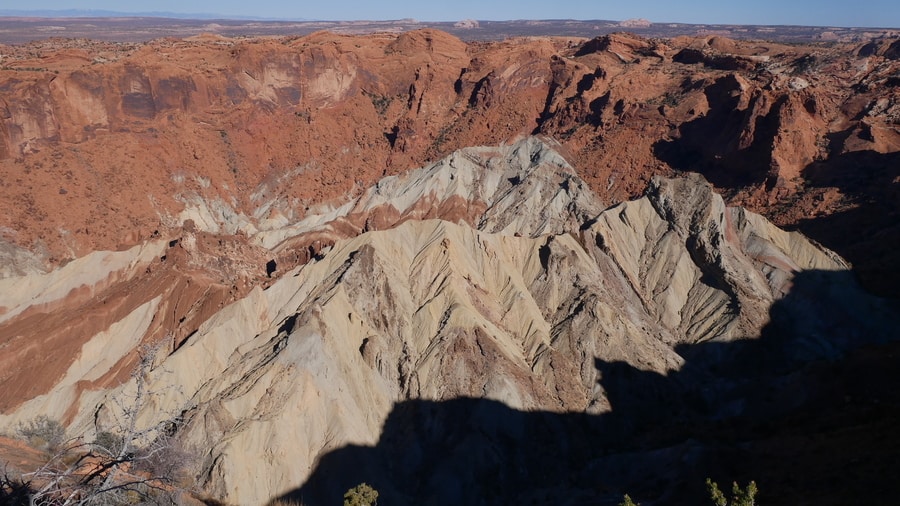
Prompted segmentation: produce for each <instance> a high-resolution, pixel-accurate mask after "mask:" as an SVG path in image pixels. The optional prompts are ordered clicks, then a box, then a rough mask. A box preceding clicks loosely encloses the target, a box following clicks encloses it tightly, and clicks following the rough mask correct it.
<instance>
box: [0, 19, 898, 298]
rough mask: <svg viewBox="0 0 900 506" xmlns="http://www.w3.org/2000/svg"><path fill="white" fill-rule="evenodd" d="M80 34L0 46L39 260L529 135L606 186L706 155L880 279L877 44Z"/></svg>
mask: <svg viewBox="0 0 900 506" xmlns="http://www.w3.org/2000/svg"><path fill="white" fill-rule="evenodd" d="M70 45H71V44H70ZM83 45H84V48H82V49H77V48H69V49H66V50H65V51H63V52H54V45H53V44H49V43H48V44H42V45H37V46H22V47H17V46H10V48H9V50H8V52H9V53H10V54H8V55H5V60H4V62H5V65H7V69H5V70H2V71H0V174H2V175H3V182H4V184H3V185H2V186H0V205H2V206H3V207H2V210H3V213H2V215H3V216H4V218H3V221H2V222H0V227H3V228H2V229H0V230H3V237H4V240H6V241H9V242H11V243H13V244H15V245H17V246H18V247H21V248H24V249H25V250H27V251H30V252H32V253H34V254H35V255H36V256H37V258H38V259H39V260H40V261H41V262H43V263H44V264H45V268H48V267H50V266H55V265H59V264H61V263H64V262H65V261H67V260H70V259H72V258H77V257H81V256H84V255H85V254H87V253H89V252H91V251H95V250H108V249H119V248H126V247H130V246H133V245H135V244H138V243H139V242H141V241H143V240H146V239H147V238H149V237H151V236H152V234H153V232H154V231H160V232H161V233H163V234H164V235H168V232H169V231H173V230H177V228H178V227H180V226H181V223H182V221H183V219H184V216H183V215H182V213H183V212H184V211H185V210H186V209H187V208H190V207H199V208H201V209H203V208H205V210H206V211H207V212H208V214H212V215H216V214H223V213H224V214H227V213H230V212H234V213H235V214H238V215H240V214H243V215H246V216H249V217H252V218H251V219H250V220H249V224H247V223H243V222H242V223H241V226H243V227H244V228H246V227H248V226H250V225H252V226H253V227H257V228H260V227H261V224H262V225H263V226H264V225H265V222H266V221H267V220H275V221H284V220H286V221H288V222H295V221H297V220H298V219H300V218H302V217H303V216H305V215H306V213H307V212H308V209H309V208H314V207H315V206H316V205H319V204H321V203H323V202H329V203H333V202H335V201H339V202H342V201H345V199H346V198H347V197H348V196H355V195H358V193H359V192H361V191H363V190H364V189H365V188H368V187H369V186H370V185H372V184H374V183H375V182H376V181H377V180H379V179H380V178H382V177H383V176H385V175H390V174H397V173H399V172H402V171H405V170H409V169H411V168H414V167H418V166H422V165H424V164H425V163H427V162H429V161H431V160H434V159H438V158H441V157H443V156H445V155H447V154H449V153H450V152H452V151H454V150H456V149H458V148H461V147H465V146H472V145H497V144H500V143H502V142H507V141H508V140H509V139H512V138H515V137H516V136H518V135H522V134H532V133H542V134H546V135H548V136H552V137H554V138H557V139H559V140H560V141H561V142H562V144H563V150H564V151H565V152H566V155H567V157H568V158H569V160H570V161H571V163H572V164H573V166H574V167H575V168H576V170H577V171H578V173H579V174H581V176H582V177H583V178H584V180H585V181H586V182H587V184H588V186H589V187H590V188H591V189H592V190H593V191H594V192H595V193H597V194H598V195H599V196H600V197H601V198H602V199H604V200H605V201H607V202H620V201H623V200H626V199H629V198H634V197H636V196H638V195H640V194H641V193H642V192H643V190H644V188H645V187H646V184H647V182H648V181H649V179H650V177H652V175H654V174H661V175H666V176H671V175H672V174H673V173H674V172H676V171H700V172H702V173H704V175H705V176H706V177H707V178H708V179H709V180H710V181H711V182H712V183H713V184H714V185H715V186H716V187H717V188H718V189H719V190H720V191H724V192H725V194H726V195H727V196H728V199H729V203H730V204H740V205H744V206H747V207H748V208H750V209H752V210H754V211H756V212H760V213H763V214H764V215H766V216H768V217H769V218H770V219H773V220H774V221H775V222H777V223H778V224H780V225H784V226H790V227H792V228H796V227H800V228H801V229H803V230H805V231H806V232H807V233H810V234H813V235H814V236H815V238H816V239H817V240H819V241H820V242H823V243H825V244H826V245H828V246H830V247H832V248H834V249H837V250H839V251H840V252H842V253H843V254H845V255H848V256H849V257H850V260H851V261H852V262H853V263H854V265H856V266H857V267H860V269H859V272H860V273H862V274H863V275H864V276H865V277H866V278H865V279H866V280H868V281H869V285H870V286H872V287H874V288H876V289H878V290H880V291H881V292H882V293H894V294H895V293H896V292H893V291H892V290H891V289H890V285H891V283H890V282H889V281H890V280H893V279H895V278H894V277H893V274H892V273H893V272H895V271H893V270H891V269H889V268H888V264H889V262H888V260H889V259H891V258H895V257H891V256H890V255H891V253H890V252H889V251H888V250H887V249H885V248H884V247H883V246H879V244H882V243H884V241H877V242H875V241H873V242H871V243H869V242H868V241H865V244H864V245H863V246H859V245H858V244H859V243H860V242H861V241H862V240H863V239H864V237H863V236H853V235H852V231H853V229H854V225H857V226H858V224H859V223H861V222H871V221H872V217H874V219H875V220H876V221H877V225H875V226H874V229H875V230H873V232H876V233H878V232H882V231H884V232H883V233H885V234H886V235H887V238H888V239H896V230H895V229H894V227H893V226H892V223H893V221H892V218H891V217H893V216H896V213H897V209H896V205H895V202H896V201H897V199H894V198H893V197H894V196H895V193H896V184H895V183H894V182H893V181H894V179H895V178H896V172H895V170H894V167H896V163H894V162H895V161H896V153H897V152H898V149H900V134H898V132H897V118H898V111H897V107H898V106H897V104H898V97H897V90H898V88H897V86H896V84H897V82H896V81H897V79H896V75H895V74H896V72H897V68H898V60H897V59H896V58H895V57H894V56H895V55H894V53H895V52H896V51H895V50H894V48H895V46H896V43H895V41H892V40H883V41H876V42H872V43H869V44H864V45H858V46H836V47H834V48H821V47H803V46H784V45H778V44H772V43H752V42H742V41H731V40H728V39H724V38H722V37H706V38H700V39H697V38H676V39H672V40H668V41H659V40H648V39H642V38H640V37H636V36H633V35H629V34H612V35H607V36H603V37H598V38H596V39H593V40H588V41H582V40H575V39H564V38H556V39H554V38H540V39H514V40H508V41H503V42H491V43H480V42H472V43H463V42H462V41H460V40H458V39H456V38H454V37H452V36H450V35H448V34H446V33H442V32H439V31H435V30H420V31H413V32H408V33H402V34H377V35H370V36H356V37H352V36H341V35H334V34H328V33H316V34H312V35H308V36H305V37H297V38H272V39H247V40H239V39H228V38H224V37H217V36H199V37H192V38H190V39H185V40H175V39H163V40H158V41H154V42H150V43H146V44H120V45H114V44H102V43H88V42H85V43H84V44H83ZM873 193H874V194H877V195H879V196H878V198H876V199H874V200H872V199H868V200H867V199H866V198H865V197H864V195H871V194H873ZM882 194H884V195H882ZM860 208H862V211H859V209H860ZM62 210H65V211H64V212H63V211H62ZM861 212H862V213H864V214H865V215H866V219H863V218H861V217H860V216H859V214H860V213H861ZM810 217H817V218H818V219H817V220H816V221H815V223H813V222H810V221H808V219H809V218H810ZM193 219H195V221H198V220H197V218H196V216H195V217H194V218H193ZM894 221H895V220H894ZM822 223H824V224H825V225H824V226H820V224H822ZM239 229H240V228H239V226H238V225H233V226H232V227H231V228H229V229H228V232H229V233H234V232H236V231H237V230H239ZM830 231H831V232H830ZM871 235H872V234H867V235H866V236H871ZM871 251H874V254H872V255H868V254H866V252H871Z"/></svg>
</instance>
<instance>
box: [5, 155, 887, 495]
mask: <svg viewBox="0 0 900 506" xmlns="http://www.w3.org/2000/svg"><path fill="white" fill-rule="evenodd" d="M210 216H211V218H210V220H209V221H208V222H202V224H200V225H197V224H196V223H195V222H193V221H191V222H190V223H187V224H186V225H185V226H184V227H183V228H182V229H181V235H180V236H179V237H178V238H177V239H172V240H169V241H165V240H155V241H150V242H148V243H146V244H145V245H143V246H141V247H137V248H133V249H130V250H127V251H122V252H116V253H102V254H101V253H97V254H94V255H91V256H89V257H85V258H84V259H79V260H76V261H74V262H71V263H70V264H68V265H67V266H65V267H63V268H61V269H59V270H56V271H54V272H52V273H49V274H43V275H37V276H30V277H29V276H26V277H11V278H8V279H5V280H2V282H3V283H4V287H5V288H6V289H5V290H3V292H2V293H4V294H5V295H4V298H3V301H2V306H3V307H4V308H5V309H4V311H3V313H2V315H0V316H2V318H3V321H2V322H0V335H3V336H9V337H6V338H5V340H4V341H3V346H4V348H5V350H6V353H5V355H4V356H5V357H8V360H7V361H6V362H5V363H4V364H3V367H2V370H3V371H5V373H4V374H5V376H4V378H3V382H4V385H22V386H21V387H17V389H13V390H8V389H4V394H3V397H2V401H3V413H2V415H0V427H11V426H13V425H14V424H15V423H17V422H18V421H20V420H27V419H29V418H31V417H33V416H35V415H36V414H38V413H42V414H48V415H50V416H52V417H55V418H59V419H62V420H64V421H65V422H66V424H67V425H68V426H69V429H70V431H72V432H73V433H78V434H82V433H83V434H86V435H87V436H88V437H90V435H92V434H93V433H95V432H96V431H100V430H104V429H106V428H107V427H109V426H112V425H114V423H115V420H116V419H117V417H119V416H120V413H118V411H117V410H119V409H121V407H120V406H119V404H117V402H116V400H117V399H128V398H129V396H130V395H132V394H133V389H134V388H135V384H134V380H133V378H130V376H129V375H128V372H129V371H130V369H131V367H132V364H133V363H134V360H135V349H136V347H138V346H139V345H140V344H141V343H160V342H161V343H162V344H161V345H159V346H160V347H159V350H160V351H159V352H158V354H157V357H156V363H155V366H154V368H153V370H152V372H151V373H150V376H149V383H148V385H147V387H148V391H150V392H153V393H152V394H151V395H150V397H149V398H148V399H147V400H146V403H145V404H144V406H143V409H142V410H141V413H140V417H139V423H140V424H142V425H145V426H151V425H154V424H157V423H160V422H163V421H166V420H169V419H173V418H178V419H180V420H182V424H181V425H179V428H178V432H177V435H178V438H179V439H180V440H181V441H182V442H183V443H184V444H185V445H186V447H188V448H191V449H193V451H195V452H197V453H198V454H199V456H200V460H199V462H198V467H197V469H195V471H196V476H197V478H198V480H199V482H200V483H201V484H202V487H203V488H204V489H205V490H206V491H207V492H208V493H209V494H211V495H213V496H215V497H219V498H222V499H224V500H227V501H229V502H232V503H235V504H263V503H265V502H267V501H268V500H270V499H272V498H273V497H276V496H278V495H281V494H284V493H288V492H290V491H291V490H294V489H296V488H297V487H300V486H301V485H303V484H304V483H306V482H307V481H308V480H310V479H311V477H313V475H314V474H315V472H316V470H317V469H318V466H320V465H322V463H323V462H327V461H328V459H327V457H328V455H330V452H331V451H332V450H337V449H339V448H341V447H344V446H345V445H357V446H361V447H375V446H376V445H382V444H384V441H383V438H384V437H385V433H384V432H383V430H385V428H386V427H387V426H388V425H389V423H388V422H389V419H392V418H393V417H394V416H395V415H396V412H395V409H396V407H397V406H398V405H399V404H402V403H404V402H407V401H412V400H422V401H434V402H444V401H450V400H453V399H459V398H480V399H488V400H493V401H497V402H499V403H502V404H503V405H505V406H507V407H509V408H513V409H516V410H521V411H524V412H532V411H535V412H536V411H541V412H544V413H560V414H562V413H572V412H574V413H583V414H586V415H589V416H593V417H598V418H599V419H602V417H604V416H608V415H609V414H610V413H618V412H617V411H615V410H616V409H620V408H616V406H615V405H616V403H618V402H620V400H619V399H620V398H619V397H617V396H620V395H621V394H620V393H619V392H616V391H614V390H611V388H612V387H610V385H609V383H608V381H609V380H610V378H612V377H614V373H613V372H611V371H610V370H606V371H604V368H603V367H598V363H599V362H602V363H605V364H620V365H619V366H617V367H620V368H621V367H625V366H627V367H628V368H631V369H633V370H634V371H638V373H635V374H647V375H657V376H659V377H663V376H670V377H673V378H674V377H678V378H680V379H679V380H678V381H679V382H684V383H685V384H688V383H690V384H694V383H695V382H698V381H699V382H708V385H709V386H708V389H707V390H704V391H703V393H698V394H696V395H698V396H699V398H701V399H705V400H703V401H702V402H707V403H708V404H709V406H710V407H709V408H706V409H711V410H713V412H715V413H718V415H717V416H730V415H734V414H735V413H741V410H742V408H741V407H740V406H741V404H740V403H739V402H737V401H735V402H733V403H720V402H719V397H717V396H719V395H722V394H721V392H732V391H733V390H734V389H735V388H737V387H735V386H734V385H741V383H740V382H739V381H737V380H733V379H730V380H728V381H727V382H722V381H719V380H716V379H715V378H716V377H715V375H711V374H710V373H709V371H708V370H707V369H708V368H714V367H716V366H717V364H726V363H728V360H729V354H728V352H727V351H725V348H724V347H722V348H721V349H720V348H716V347H715V346H712V345H715V344H719V345H722V344H723V343H732V342H738V341H740V342H743V340H747V339H749V340H750V341H748V342H753V340H754V339H759V338H760V336H761V335H763V336H765V335H773V334H774V335H781V334H785V335H787V334H790V335H791V336H792V341H791V343H792V344H791V346H792V347H791V352H790V353H788V352H787V351H785V350H780V351H779V352H778V353H776V354H774V355H773V356H777V357H779V358H778V360H779V364H780V367H784V368H785V370H786V371H788V372H790V371H793V370H795V369H796V368H797V367H799V366H798V364H803V363H807V362H809V361H813V360H817V359H834V358H836V357H840V356H842V355H843V354H844V353H846V352H847V351H848V350H851V349H853V348H854V347H857V346H859V345H861V344H864V343H867V342H880V341H883V340H886V339H888V338H889V337H890V335H889V332H888V331H887V330H886V329H887V328H888V327H889V323H890V322H891V321H892V318H893V317H894V316H895V315H892V313H891V312H890V311H891V310H890V308H889V307H888V306H887V305H885V303H884V302H883V301H880V300H878V299H876V298H874V297H871V296H869V295H867V294H866V293H865V292H863V291H862V290H861V289H860V288H859V287H858V286H857V285H856V284H855V282H854V281H853V279H852V276H850V275H849V274H848V273H847V272H846V269H847V268H848V265H847V264H846V262H844V261H843V260H841V259H840V258H839V257H838V256H837V255H835V254H834V253H832V252H830V251H829V250H827V249H824V248H823V247H821V246H819V245H817V244H816V243H813V242H810V241H809V240H808V239H806V238H805V237H803V236H802V235H801V234H799V233H791V232H784V231H782V230H780V229H778V228H776V227H775V226H774V225H772V224H771V223H769V222H768V221H766V220H765V219H764V218H762V217H761V216H759V215H757V214H754V213H751V212H749V211H746V210H744V209H741V208H735V207H728V206H726V205H725V203H724V202H723V200H722V198H721V197H720V196H719V195H718V194H716V193H715V192H714V190H713V188H712V187H711V186H710V185H709V184H708V183H707V182H706V181H705V180H704V179H703V178H702V177H700V176H697V175H693V176H689V177H685V178H681V179H665V178H654V179H653V180H652V181H651V182H650V184H649V187H648V189H647V191H646V194H645V196H643V197H642V198H640V199H637V200H633V201H629V202H625V203H622V204H618V205H615V206H613V207H610V208H608V209H607V208H605V206H604V204H603V203H602V202H601V200H600V199H599V198H598V197H597V196H596V195H595V194H594V193H593V192H591V191H590V189H589V187H588V185H587V183H586V182H585V181H583V180H582V179H580V178H579V177H578V176H577V175H576V173H575V171H574V169H573V168H572V167H571V166H570V165H569V164H568V163H567V162H566V161H565V160H564V159H563V157H561V156H560V155H559V154H558V153H557V152H555V151H554V150H553V149H552V146H551V144H548V143H547V142H545V141H541V140H539V139H536V138H525V139H522V140H520V141H518V142H516V143H513V144H510V145H502V146H497V147H483V148H470V149H465V150H461V151H458V152H455V153H453V154H452V155H450V156H449V157H447V158H445V159H444V160H442V161H440V162H437V163H434V164H432V165H429V166H426V167H424V168H422V169H418V170H415V171H411V172H409V173H405V174H402V175H399V176H390V177H386V178H384V179H382V180H381V181H379V182H378V183H377V184H376V185H374V186H373V187H372V188H370V189H368V190H366V191H363V192H361V194H360V195H359V196H358V197H356V198H354V199H351V200H348V201H347V202H346V203H345V204H344V205H342V206H339V207H333V208H332V207H324V206H323V207H320V208H311V209H310V210H309V211H308V212H307V214H306V216H305V217H304V219H302V220H299V221H295V222H291V221H289V220H284V221H279V220H270V221H268V222H266V223H265V225H256V224H254V222H253V220H252V219H251V217H248V216H246V215H239V214H237V213H235V214H234V215H233V216H232V218H228V217H227V216H225V215H221V214H220V215H218V216H214V215H210ZM229 219H231V220H232V221H234V220H238V221H240V220H244V221H245V222H246V223H247V224H250V225H252V226H250V225H248V227H246V228H245V229H243V231H242V232H241V234H244V235H241V236H240V237H233V238H231V239H229V237H231V236H227V235H214V234H213V232H217V233H219V234H226V233H227V231H226V230H225V228H227V227H226V225H227V224H228V220H229ZM222 220H224V221H222ZM197 223H201V222H199V221H198V222H197ZM258 223H261V222H258ZM204 227H206V228H207V230H203V228H204ZM216 241H219V243H217V242H216ZM223 241H224V242H223ZM228 241H231V242H228ZM247 242H249V243H252V244H247ZM229 245H231V246H230V247H232V248H233V250H232V254H231V255H229V258H228V262H225V263H223V261H222V260H221V259H220V260H218V263H216V261H213V259H214V258H216V257H215V256H214V255H213V254H211V253H210V252H212V251H216V249H217V248H227V247H229ZM269 258H275V259H277V268H276V269H275V270H274V273H275V274H276V276H275V278H272V277H267V275H266V273H265V272H263V269H264V266H263V265H264V263H265V261H266V260H267V259H269ZM252 261H256V262H257V263H256V264H255V267H254V264H252V263H244V264H242V263H241V262H252ZM88 265H91V266H94V267H92V268H87V266H88ZM88 273H92V274H91V275H92V276H93V277H90V278H86V277H85V276H87V275H88ZM247 273H252V274H250V275H248V274H247ZM807 273H822V274H820V275H819V276H821V279H820V280H818V281H814V282H812V283H811V287H810V285H809V282H808V281H804V284H803V287H804V288H803V290H806V291H805V292H802V295H800V296H801V297H808V296H809V293H810V292H812V293H815V294H816V296H815V297H812V298H810V299H809V300H807V301H805V302H802V303H800V304H790V305H788V306H786V307H787V309H785V311H787V314H789V317H788V318H785V319H784V322H782V321H779V320H778V318H775V317H774V316H772V315H773V313H772V312H771V308H772V307H773V306H775V305H778V304H779V301H782V300H783V299H784V298H785V297H786V296H787V295H788V294H791V293H794V292H796V291H797V290H795V287H794V286H792V285H793V283H794V281H795V280H797V279H799V277H801V276H807V275H808V274H807ZM94 274H96V275H94ZM238 274H241V276H243V277H240V276H238ZM269 274H272V272H269ZM813 277H815V274H813ZM276 278H277V279H276ZM804 279H806V278H804ZM138 287H139V288H138ZM126 293H127V294H128V295H127V296H123V294H126ZM798 293H800V292H798ZM77 294H83V295H81V296H79V295H77ZM835 294H840V295H839V297H838V298H835V296H834V295H835ZM793 296H794V297H797V296H798V295H797V294H794V295H793ZM81 312H89V313H88V314H92V315H95V316H93V317H92V318H91V319H90V322H91V324H90V325H87V324H81V326H82V327H84V328H82V327H77V326H76V327H72V326H68V327H66V328H67V331H66V334H65V336H64V334H63V332H62V331H56V332H55V333H54V332H53V331H52V330H51V329H52V325H55V324H56V323H54V322H55V320H54V318H63V317H65V315H72V314H78V313H81ZM795 313H796V314H795ZM798 315H799V316H798ZM773 318H774V319H773ZM41 319H44V320H48V321H47V323H46V324H43V325H41V324H38V323H37V322H38V321H39V320H41ZM785 322H787V323H785ZM61 327H64V326H61ZM830 327H837V328H841V329H842V332H841V334H840V335H836V334H834V333H832V332H831V331H828V330H827V329H829V328H830ZM45 331H46V332H47V334H46V335H45V334H44V332H45ZM793 336H796V339H794V337H793ZM797 343H799V344H797ZM701 344H706V345H707V346H709V348H705V349H713V350H719V351H713V352H704V353H702V354H699V353H697V352H691V353H689V351H690V350H691V349H694V348H691V347H695V346H699V345H701ZM794 345H797V346H796V349H795V348H793V346H794ZM48 346H56V347H58V351H57V352H56V353H55V354H50V355H47V357H48V359H47V360H44V361H42V360H39V359H37V356H38V354H39V353H42V352H41V351H40V350H46V349H47V347H48ZM686 348H689V349H688V351H685V349H686ZM785 348H787V347H785ZM100 350H103V351H102V352H100ZM30 357H34V358H30ZM686 357H687V358H690V359H691V363H688V362H687V359H686ZM698 357H699V358H698ZM51 358H52V359H51ZM598 361H599V362H598ZM36 369H39V370H41V371H42V372H41V374H40V375H35V372H34V371H35V370H36ZM29 375H34V376H39V377H40V378H42V380H41V381H39V382H29V381H25V378H26V377H28V376H29ZM604 381H607V383H604ZM729 395H730V394H729ZM639 398H640V397H639ZM789 407H793V405H792V404H791V405H789V406H788V407H784V406H781V407H775V408H767V409H773V410H776V412H777V410H779V409H780V410H782V411H784V410H786V409H788V408H789ZM729 414H730V415H729ZM679 416H682V415H679ZM685 416H686V415H685ZM616 430H618V429H616ZM554 431H559V428H556V429H553V431H551V433H552V434H557V435H560V434H559V433H558V432H554ZM614 432H615V431H613V430H612V429H610V431H608V432H607V433H608V434H613V433H614ZM544 437H549V436H546V435H545V436H544ZM553 437H556V436H553ZM572 462H584V461H578V460H573V461H572ZM596 465H601V463H597V464H596ZM602 465H606V464H602ZM396 466H398V467H397V469H396V472H397V473H401V474H399V475H397V474H395V475H391V474H390V473H392V472H394V471H390V472H389V471H387V470H382V471H372V472H373V473H375V474H373V476H375V477H377V478H378V479H379V480H382V481H383V482H385V483H387V485H385V486H386V487H387V488H386V493H387V494H388V496H390V497H394V498H396V499H397V500H403V498H404V497H406V499H405V500H410V501H412V500H414V499H413V498H411V497H407V496H406V495H405V494H409V493H411V492H409V491H405V489H403V486H402V484H401V483H399V482H397V481H396V479H397V477H398V476H400V475H402V473H407V472H410V470H411V469H412V467H410V468H409V469H407V468H406V467H404V466H415V462H414V461H412V460H411V461H409V462H398V463H396ZM442 472H448V471H446V470H445V471H442ZM392 476H393V478H392ZM435 476H444V475H443V474H440V473H437V474H435ZM504 476H505V475H504ZM373 479H374V478H373ZM517 479H520V478H517ZM510 480H512V478H510ZM326 482H327V480H326ZM310 483H313V482H310ZM315 483H318V484H317V485H316V487H315V493H312V496H311V497H313V498H315V500H316V501H319V500H321V501H326V499H323V498H322V497H325V496H320V495H316V494H320V493H321V494H326V495H327V494H329V493H332V492H334V490H331V488H339V487H340V485H339V484H337V482H334V483H332V485H327V484H325V485H322V484H321V483H319V482H315ZM328 483H331V482H328ZM505 483H506V482H505ZM512 483H513V482H512V481H510V482H508V483H506V484H507V485H510V484H512ZM329 487H331V488H329ZM345 488H346V487H345ZM436 490H443V489H442V488H439V489H436ZM463 490H465V488H464V489H463ZM479 493H480V492H478V491H477V490H472V491H469V492H466V493H465V494H463V496H462V497H461V500H469V499H474V498H477V497H480V496H479V495H478V494H479ZM391 494H393V495H391ZM467 494H468V495H467ZM471 494H475V495H471ZM414 495H415V494H414ZM415 497H417V498H418V499H422V498H423V496H415ZM448 497H449V496H448ZM308 500H313V499H308ZM326 502H327V501H326ZM314 503H315V502H314Z"/></svg>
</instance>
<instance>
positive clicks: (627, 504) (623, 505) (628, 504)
mask: <svg viewBox="0 0 900 506" xmlns="http://www.w3.org/2000/svg"><path fill="white" fill-rule="evenodd" d="M619 506H640V505H639V504H637V503H635V502H634V501H632V500H631V497H630V496H629V495H628V494H625V497H623V498H622V502H620V503H619Z"/></svg>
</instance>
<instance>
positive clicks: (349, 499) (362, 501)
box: [344, 483, 378, 506]
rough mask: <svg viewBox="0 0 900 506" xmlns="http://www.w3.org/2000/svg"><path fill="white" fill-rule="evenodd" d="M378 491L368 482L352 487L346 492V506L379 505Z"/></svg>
mask: <svg viewBox="0 0 900 506" xmlns="http://www.w3.org/2000/svg"><path fill="white" fill-rule="evenodd" d="M377 504H378V491H377V490H375V489H374V488H372V487H370V486H369V485H368V484H366V483H360V484H359V485H357V486H355V487H353V488H351V489H350V490H348V491H347V492H346V493H345V494H344V506H377Z"/></svg>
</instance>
